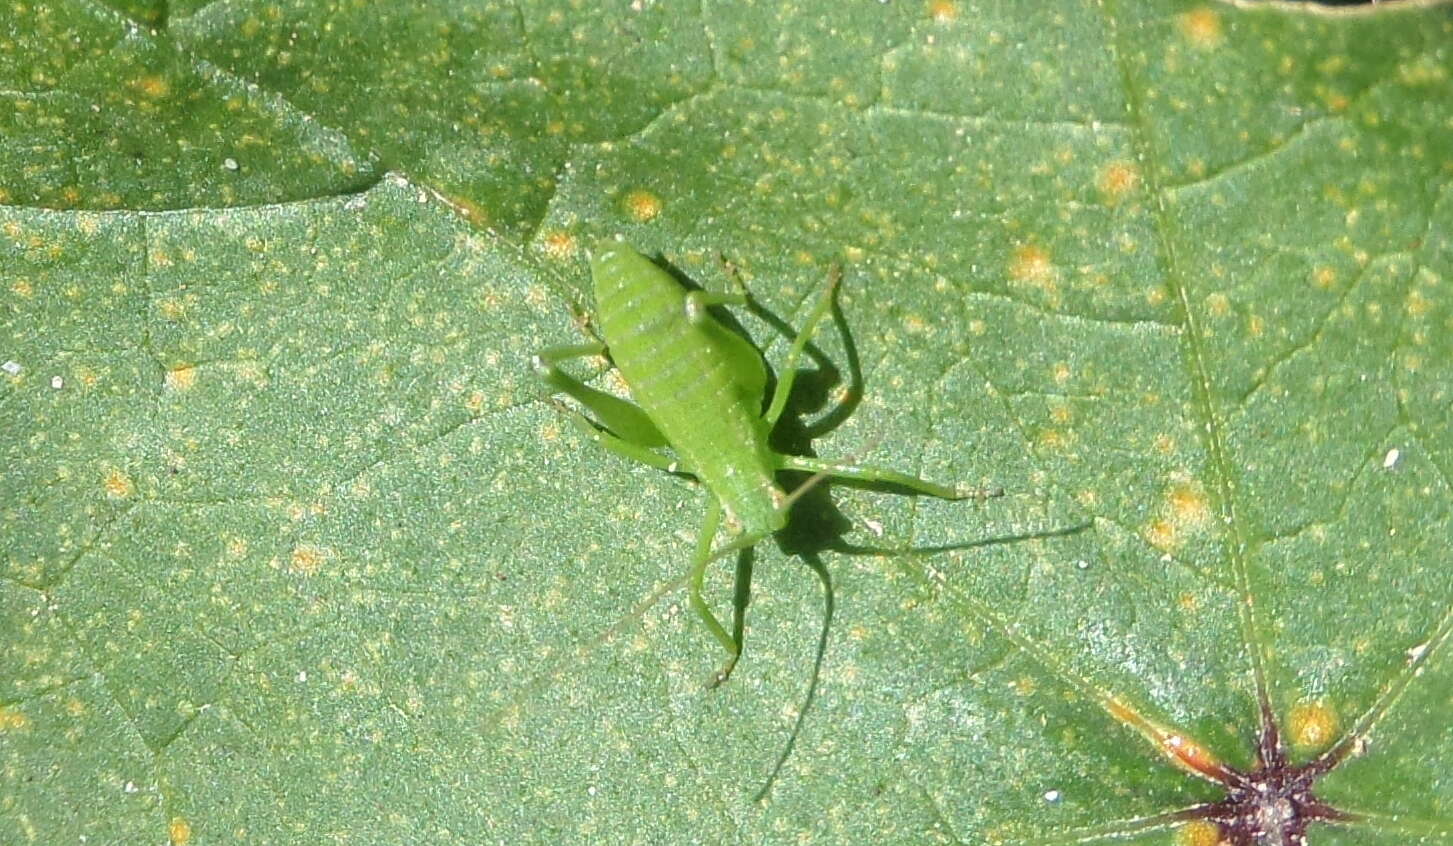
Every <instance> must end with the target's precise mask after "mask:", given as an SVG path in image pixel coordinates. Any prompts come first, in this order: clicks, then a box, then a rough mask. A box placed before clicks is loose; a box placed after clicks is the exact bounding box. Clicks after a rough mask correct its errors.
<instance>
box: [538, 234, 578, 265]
mask: <svg viewBox="0 0 1453 846" xmlns="http://www.w3.org/2000/svg"><path fill="white" fill-rule="evenodd" d="M544 247H545V255H547V256H549V257H550V258H552V259H555V260H556V261H564V260H566V259H568V258H570V257H571V256H574V255H575V253H576V251H577V250H578V249H579V248H580V244H579V243H578V242H577V241H576V240H575V236H574V235H571V234H570V233H569V232H561V231H559V230H556V231H554V232H551V233H550V234H548V235H546V236H545V242H544Z"/></svg>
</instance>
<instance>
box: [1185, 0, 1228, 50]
mask: <svg viewBox="0 0 1453 846" xmlns="http://www.w3.org/2000/svg"><path fill="white" fill-rule="evenodd" d="M1176 25H1177V26H1178V27H1179V28H1180V31H1181V35H1183V36H1185V38H1186V40H1187V41H1189V42H1191V44H1192V45H1194V46H1196V47H1200V48H1202V49H1209V48H1211V47H1216V46H1219V45H1220V43H1221V40H1222V38H1223V37H1224V36H1225V33H1224V32H1223V31H1222V27H1221V15H1220V13H1219V12H1217V11H1216V10H1215V9H1211V8H1208V7H1206V6H1202V7H1201V8H1199V9H1192V10H1191V11H1189V12H1186V13H1184V14H1182V15H1180V16H1179V17H1178V18H1176Z"/></svg>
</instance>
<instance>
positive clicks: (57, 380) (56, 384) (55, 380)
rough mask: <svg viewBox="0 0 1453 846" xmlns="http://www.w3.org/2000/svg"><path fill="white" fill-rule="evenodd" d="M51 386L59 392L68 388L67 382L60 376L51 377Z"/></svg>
mask: <svg viewBox="0 0 1453 846" xmlns="http://www.w3.org/2000/svg"><path fill="white" fill-rule="evenodd" d="M50 386H51V387H52V388H55V389H56V390H57V391H59V390H60V389H61V388H64V387H65V386H66V380H64V379H62V378H61V377H59V376H52V377H50Z"/></svg>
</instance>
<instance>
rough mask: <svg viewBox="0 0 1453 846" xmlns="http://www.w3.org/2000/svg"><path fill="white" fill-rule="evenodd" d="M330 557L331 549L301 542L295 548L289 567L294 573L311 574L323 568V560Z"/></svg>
mask: <svg viewBox="0 0 1453 846" xmlns="http://www.w3.org/2000/svg"><path fill="white" fill-rule="evenodd" d="M328 557H329V551H328V550H327V549H325V548H323V547H321V546H314V545H313V544H310V543H305V544H299V545H298V546H296V547H294V548H293V554H292V556H291V560H290V561H289V563H288V568H289V569H290V570H292V571H293V572H294V573H302V574H303V575H305V576H311V575H314V574H315V573H317V572H318V571H319V570H321V569H323V562H324V561H326V560H327V559H328Z"/></svg>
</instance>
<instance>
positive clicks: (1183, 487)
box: [1169, 482, 1211, 526]
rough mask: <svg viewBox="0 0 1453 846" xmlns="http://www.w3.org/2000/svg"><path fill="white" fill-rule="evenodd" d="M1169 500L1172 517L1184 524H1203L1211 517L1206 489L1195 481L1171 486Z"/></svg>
mask: <svg viewBox="0 0 1453 846" xmlns="http://www.w3.org/2000/svg"><path fill="white" fill-rule="evenodd" d="M1169 502H1170V515H1171V519H1173V520H1175V521H1176V522H1177V523H1179V524H1181V525H1183V526H1202V525H1204V524H1205V523H1206V522H1207V521H1208V520H1210V519H1211V506H1210V503H1209V502H1208V501H1207V500H1206V491H1205V490H1204V489H1202V487H1201V486H1200V485H1198V484H1196V483H1194V482H1185V483H1182V484H1179V485H1176V486H1175V487H1173V488H1171V490H1170V497H1169Z"/></svg>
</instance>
